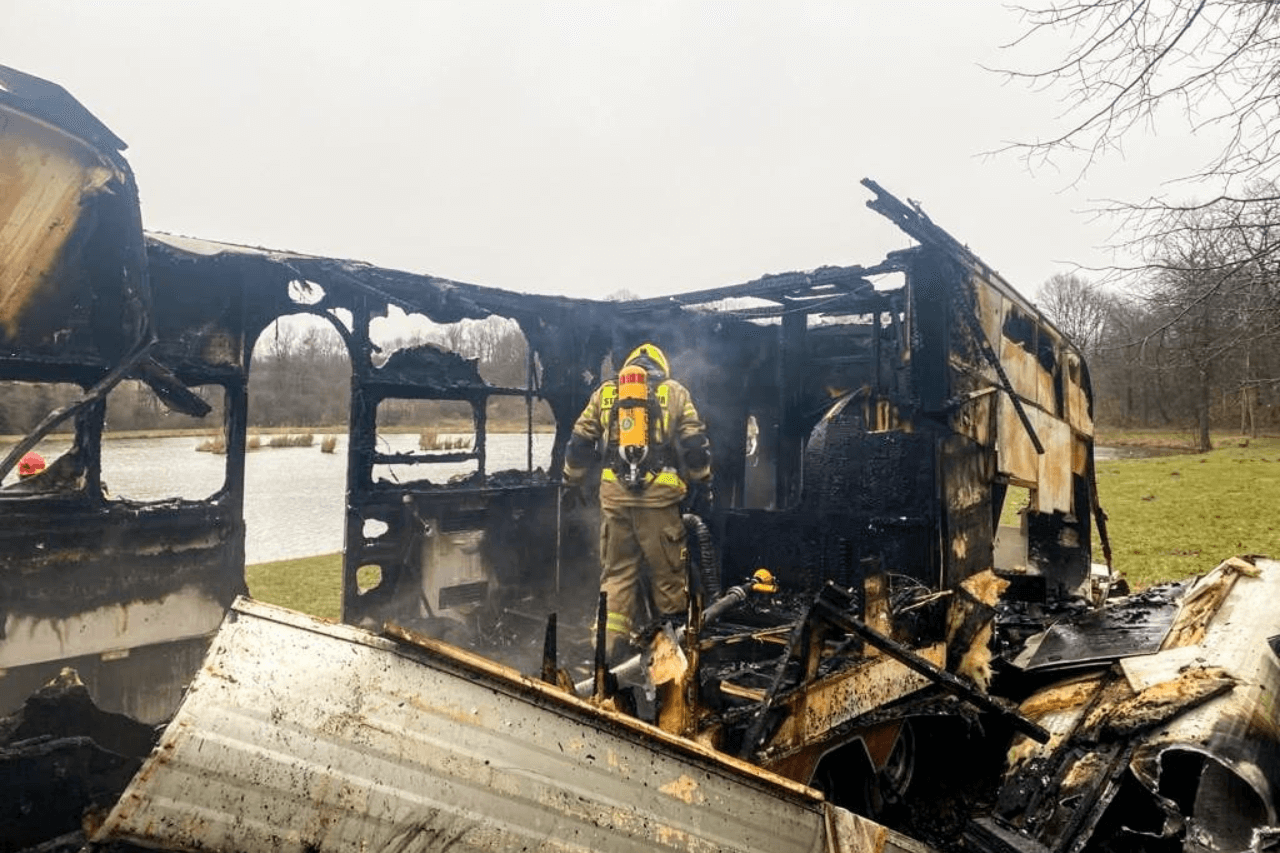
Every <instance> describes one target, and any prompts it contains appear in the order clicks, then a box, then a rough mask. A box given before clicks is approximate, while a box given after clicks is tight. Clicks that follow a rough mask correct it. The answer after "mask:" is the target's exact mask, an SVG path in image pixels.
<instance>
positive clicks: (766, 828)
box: [97, 600, 825, 853]
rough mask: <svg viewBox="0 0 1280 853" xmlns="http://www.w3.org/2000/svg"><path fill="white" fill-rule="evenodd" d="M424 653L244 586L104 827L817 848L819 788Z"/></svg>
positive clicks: (296, 842) (212, 839)
mask: <svg viewBox="0 0 1280 853" xmlns="http://www.w3.org/2000/svg"><path fill="white" fill-rule="evenodd" d="M431 658H432V656H431V655H430V654H428V653H426V652H420V651H418V650H416V649H415V650H406V649H405V648H404V647H401V646H398V645H396V644H395V643H393V642H392V641H390V640H387V639H383V638H379V637H376V636H373V635H371V634H368V633H366V632H363V631H359V630H357V629H354V628H350V627H348V626H343V625H334V624H331V623H326V622H323V621H321V620H315V619H311V618H309V617H305V616H302V615H300V614H295V613H293V612H291V611H284V610H281V609H279V608H273V607H270V606H268V605H262V604H258V603H255V602H249V601H245V600H241V601H240V602H238V603H237V604H236V605H235V607H234V608H233V610H232V611H231V613H230V614H229V615H228V618H227V621H226V622H225V623H224V625H223V627H222V629H221V630H220V631H219V633H218V635H217V637H216V638H215V641H214V644H213V646H212V648H211V649H210V653H209V655H208V657H207V659H206V661H205V665H204V667H203V669H202V670H201V672H200V673H199V675H198V677H197V678H196V680H195V682H194V683H193V684H192V686H191V688H190V690H189V691H188V694H187V697H186V699H185V700H184V702H183V705H182V706H181V708H180V709H179V711H178V713H177V715H176V716H175V718H174V719H173V721H172V722H171V723H170V725H169V726H168V727H167V729H166V731H165V733H164V735H163V737H162V739H161V742H160V744H159V745H158V747H157V748H156V750H155V752H154V753H153V754H152V756H151V757H150V758H149V759H148V762H147V764H146V765H145V766H144V767H143V769H142V771H141V772H139V774H138V775H137V777H135V779H134V780H133V782H132V783H131V784H130V786H129V788H128V790H126V792H125V793H124V795H123V796H122V797H121V799H120V800H119V802H118V803H117V805H116V806H115V808H114V809H113V810H112V812H111V814H110V815H109V816H108V818H107V820H106V822H105V823H104V825H103V827H102V829H101V830H100V832H99V834H98V835H97V838H98V839H99V840H105V839H109V838H111V839H129V840H133V841H135V842H139V843H143V844H148V845H152V846H163V847H170V848H175V849H185V850H202V851H233V850H234V851H238V853H260V851H262V853H265V851H272V852H273V853H277V852H279V851H304V850H305V851H314V852H315V853H319V851H325V852H326V853H327V851H368V850H383V849H388V850H389V849H397V850H427V849H444V848H445V847H447V848H448V849H449V850H451V851H457V853H462V851H481V850H485V851H492V850H519V849H528V850H540V851H552V850H566V851H568V850H574V851H578V850H611V851H637V853H638V851H652V850H684V851H712V850H738V851H752V850H760V851H775V853H785V851H816V850H821V849H823V848H824V844H825V838H824V835H825V831H824V815H823V809H822V803H821V802H820V800H819V799H818V796H817V795H816V792H812V791H809V789H805V788H803V787H802V786H797V785H795V784H794V783H786V782H785V780H780V779H778V778H777V777H774V776H772V774H768V773H765V772H756V771H755V770H754V769H751V768H746V767H745V766H744V765H741V763H740V762H736V761H734V760H733V759H729V758H727V757H726V758H724V760H723V761H717V760H715V759H714V758H713V757H712V756H713V754H712V753H710V751H709V750H704V751H702V752H699V750H698V749H697V748H696V745H693V744H690V743H688V742H685V741H679V742H676V739H674V738H671V737H670V736H669V735H665V734H664V733H662V732H660V731H658V730H656V729H651V728H650V727H647V726H644V725H643V724H641V723H638V722H635V721H630V720H629V719H627V720H620V719H618V718H616V717H614V716H612V715H607V714H605V713H604V712H600V711H598V710H596V709H594V708H591V707H590V706H588V705H586V704H585V703H582V702H579V701H578V700H575V699H572V698H571V697H568V696H567V695H558V694H555V693H554V691H552V690H551V689H550V688H545V687H544V686H542V685H539V684H537V683H536V682H531V681H528V680H526V679H522V678H521V677H519V676H518V675H516V674H514V673H513V674H512V676H511V677H510V678H506V679H503V678H500V677H498V674H497V673H496V672H494V671H492V670H490V671H485V670H483V669H479V668H477V669H475V670H474V671H471V672H468V671H466V669H465V667H462V666H461V665H456V662H453V663H451V662H450V661H449V660H441V661H432V660H431ZM681 745H683V746H681ZM702 753H706V754H702Z"/></svg>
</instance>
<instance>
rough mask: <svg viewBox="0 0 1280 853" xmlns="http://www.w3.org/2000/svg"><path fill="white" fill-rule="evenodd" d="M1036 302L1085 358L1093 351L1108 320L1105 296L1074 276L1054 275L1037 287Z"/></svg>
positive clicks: (1102, 334)
mask: <svg viewBox="0 0 1280 853" xmlns="http://www.w3.org/2000/svg"><path fill="white" fill-rule="evenodd" d="M1037 301H1038V302H1039V304H1040V307H1041V308H1042V309H1043V310H1044V312H1045V314H1047V315H1049V319H1050V320H1052V321H1053V322H1054V325H1056V326H1057V327H1058V328H1059V329H1060V330H1061V331H1062V333H1063V334H1065V335H1066V336H1067V337H1068V338H1070V339H1071V340H1072V342H1073V343H1074V344H1075V345H1076V346H1078V347H1079V348H1080V349H1081V351H1083V352H1084V354H1085V355H1086V356H1091V355H1093V353H1095V352H1096V351H1097V349H1098V343H1099V342H1100V341H1101V340H1102V339H1103V338H1104V337H1105V335H1106V331H1107V323H1108V321H1109V320H1110V318H1111V302H1112V298H1111V296H1110V295H1109V294H1107V293H1106V292H1105V291H1104V290H1102V289H1101V288H1099V287H1098V286H1097V285H1095V284H1092V283H1090V282H1089V281H1087V280H1086V279H1084V278H1081V277H1080V276H1078V275H1076V274H1074V273H1058V274H1057V275H1055V276H1053V277H1052V278H1050V279H1049V280H1048V281H1046V282H1045V283H1044V284H1043V285H1041V287H1040V297H1039V299H1038V300H1037Z"/></svg>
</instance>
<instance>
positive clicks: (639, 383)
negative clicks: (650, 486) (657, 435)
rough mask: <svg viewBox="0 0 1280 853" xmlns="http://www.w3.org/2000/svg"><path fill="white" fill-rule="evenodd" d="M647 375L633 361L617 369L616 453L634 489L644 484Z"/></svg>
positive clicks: (647, 448)
mask: <svg viewBox="0 0 1280 853" xmlns="http://www.w3.org/2000/svg"><path fill="white" fill-rule="evenodd" d="M648 378H649V377H648V373H647V372H646V371H645V369H644V368H643V367H641V366H639V365H635V364H633V365H628V366H626V367H624V368H622V370H620V371H619V372H618V402H617V404H616V410H617V411H616V414H615V416H616V417H617V419H618V456H619V457H620V458H621V459H622V462H623V464H624V465H626V466H627V474H626V481H627V485H628V486H630V487H631V488H633V489H638V488H640V487H641V486H643V485H644V470H643V469H642V468H641V465H642V464H643V463H644V461H645V459H646V458H647V457H648V455H649V383H648Z"/></svg>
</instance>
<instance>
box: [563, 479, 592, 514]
mask: <svg viewBox="0 0 1280 853" xmlns="http://www.w3.org/2000/svg"><path fill="white" fill-rule="evenodd" d="M586 503H587V496H586V494H585V493H584V492H583V491H582V483H578V482H572V483H571V482H565V483H561V484H560V506H561V508H562V509H564V510H566V511H567V510H574V509H577V508H578V507H580V506H585V505H586Z"/></svg>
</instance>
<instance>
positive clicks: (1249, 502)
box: [1094, 435, 1280, 588]
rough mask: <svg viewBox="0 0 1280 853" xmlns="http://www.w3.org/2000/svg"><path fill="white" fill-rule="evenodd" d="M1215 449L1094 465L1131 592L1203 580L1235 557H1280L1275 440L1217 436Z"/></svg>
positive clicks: (1115, 557) (1098, 553)
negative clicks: (1192, 578) (1193, 577)
mask: <svg viewBox="0 0 1280 853" xmlns="http://www.w3.org/2000/svg"><path fill="white" fill-rule="evenodd" d="M1098 443H1099V444H1103V445H1105V444H1108V443H1109V442H1108V440H1107V437H1106V436H1105V435H1104V436H1103V437H1102V438H1100V439H1099V442H1098ZM1129 443H1134V442H1132V441H1131V442H1129ZM1153 443H1154V442H1153ZM1115 444H1119V442H1115ZM1164 446H1168V445H1164ZM1214 448H1215V449H1214V450H1211V451H1209V452H1208V453H1195V454H1179V455H1176V456H1159V457H1153V458H1148V459H1124V460H1117V461H1103V462H1098V463H1097V473H1098V499H1099V501H1100V502H1101V504H1102V508H1103V509H1104V510H1105V511H1106V513H1107V517H1108V522H1107V532H1108V533H1109V534H1110V538H1111V553H1112V562H1113V564H1114V567H1115V568H1116V570H1117V571H1118V572H1120V573H1121V574H1122V575H1123V576H1124V577H1125V578H1126V579H1127V580H1128V581H1129V584H1130V585H1131V586H1132V587H1134V588H1141V587H1144V586H1148V585H1150V584H1153V583H1159V582H1161V581H1167V580H1178V579H1181V578H1184V577H1188V576H1191V575H1195V574H1199V573H1202V572H1206V571H1208V570H1209V569H1212V568H1213V567H1214V566H1216V565H1217V564H1218V563H1219V562H1221V561H1222V560H1223V559H1225V558H1227V557H1230V556H1232V555H1235V554H1266V555H1269V556H1276V555H1277V554H1280V548H1277V547H1276V544H1277V541H1278V540H1277V527H1278V526H1280V525H1278V524H1277V517H1276V508H1277V506H1280V437H1276V436H1267V437H1262V438H1255V439H1251V440H1246V439H1244V438H1239V437H1233V436H1226V435H1217V436H1215V437H1214ZM1101 558H1102V550H1101V548H1100V547H1098V546H1097V544H1096V542H1095V546H1094V559H1095V560H1101Z"/></svg>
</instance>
